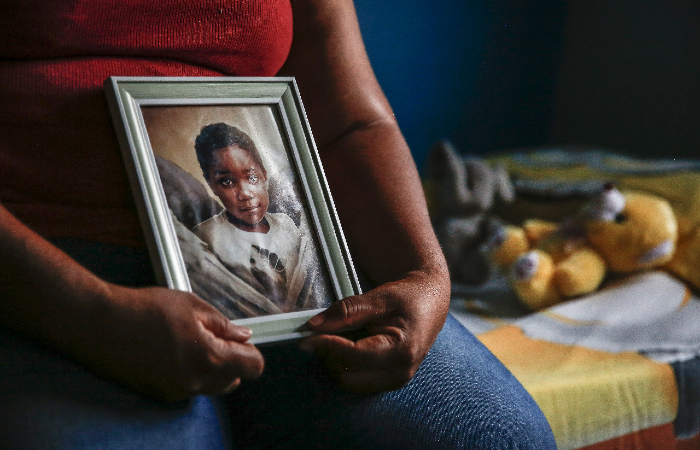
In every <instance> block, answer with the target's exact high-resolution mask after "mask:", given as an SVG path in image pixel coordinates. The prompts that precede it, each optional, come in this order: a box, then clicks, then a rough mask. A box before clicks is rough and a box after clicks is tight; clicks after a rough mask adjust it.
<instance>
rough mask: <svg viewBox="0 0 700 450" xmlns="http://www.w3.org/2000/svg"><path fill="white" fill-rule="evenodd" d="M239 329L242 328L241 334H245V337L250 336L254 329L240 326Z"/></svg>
mask: <svg viewBox="0 0 700 450" xmlns="http://www.w3.org/2000/svg"><path fill="white" fill-rule="evenodd" d="M239 330H240V332H241V334H242V335H243V337H246V338H249V337H251V336H252V335H253V330H251V329H250V328H248V327H240V328H239Z"/></svg>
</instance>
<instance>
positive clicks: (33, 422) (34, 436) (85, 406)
mask: <svg viewBox="0 0 700 450" xmlns="http://www.w3.org/2000/svg"><path fill="white" fill-rule="evenodd" d="M57 243H58V244H59V246H61V247H63V248H64V249H65V250H67V251H68V253H70V254H72V255H73V256H74V257H75V258H76V259H78V260H79V261H81V262H82V263H83V264H85V265H87V266H89V267H91V268H92V269H93V270H94V271H95V272H97V273H98V274H100V275H101V276H103V277H104V278H107V279H109V280H110V281H114V282H120V283H124V284H131V285H142V284H149V283H151V282H152V280H153V278H152V275H151V273H150V268H149V265H148V259H147V257H146V255H145V252H141V251H139V250H133V249H123V248H120V247H111V246H104V245H95V244H92V243H86V242H81V241H72V240H70V241H59V242H57ZM116 266H119V267H116ZM263 353H264V355H265V360H266V369H265V373H264V374H263V376H262V377H261V378H260V379H259V380H256V381H247V382H244V383H243V384H242V385H241V387H240V388H239V389H238V390H237V391H235V392H234V393H232V394H230V395H229V396H227V397H226V398H224V399H218V398H216V399H213V398H207V397H197V398H195V399H193V400H191V401H187V402H180V403H175V404H163V403H159V402H156V401H153V400H150V399H148V398H144V397H142V396H140V395H138V394H134V393H132V392H130V391H129V390H127V389H123V388H121V387H119V386H116V385H114V384H112V383H111V382H109V381H106V380H103V379H101V378H99V377H98V376H96V375H94V374H92V373H91V372H89V371H87V370H85V369H83V368H82V367H80V366H78V365H76V364H74V363H72V362H71V361H69V360H67V359H64V358H63V357H61V356H59V355H55V354H53V353H51V352H49V351H46V350H44V349H42V348H40V347H38V346H36V345H34V344H32V343H30V342H27V341H25V340H23V339H21V338H18V337H16V336H13V335H11V334H9V333H2V334H1V335H0V355H1V357H0V361H1V363H0V442H1V443H2V444H0V445H2V447H3V448H21V449H27V448H30V449H31V448H41V449H44V448H46V449H66V450H67V449H71V450H73V449H161V448H163V449H165V448H167V449H224V448H227V447H228V448H233V449H238V448H240V449H249V448H250V449H252V448H275V449H277V448H305V449H330V448H342V449H346V448H357V449H373V448H377V449H392V448H396V449H414V448H415V449H442V448H444V449H460V448H464V449H489V450H491V449H555V448H556V445H555V443H554V438H553V436H552V433H551V430H550V428H549V425H548V424H547V421H546V419H545V418H544V416H543V414H542V412H541V411H540V410H539V408H538V407H537V405H536V404H535V402H534V401H533V400H532V398H531V397H530V396H529V395H528V393H527V392H526V391H525V390H524V389H523V388H522V386H521V385H520V384H519V383H518V382H517V380H515V378H514V377H513V376H512V375H511V374H510V373H509V372H508V371H507V369H506V368H505V367H503V365H502V364H501V363H500V362H499V361H498V360H497V359H496V358H495V357H493V356H492V355H491V353H489V351H488V350H487V349H486V348H485V347H484V346H483V345H481V343H480V342H479V341H478V340H477V339H476V338H474V336H473V335H471V334H470V333H469V332H468V331H467V330H465V329H464V328H463V327H462V326H461V325H460V324H459V323H458V322H457V321H456V320H455V319H454V318H452V317H448V320H447V323H446V324H445V327H444V328H443V330H442V332H441V333H440V335H439V336H438V339H437V341H436V343H435V345H434V346H433V347H432V349H431V350H430V352H429V353H428V356H427V357H426V359H425V361H424V362H423V364H422V365H421V367H420V368H419V370H418V372H417V373H416V375H415V377H414V378H413V379H412V380H411V382H409V383H408V385H406V386H405V387H404V388H402V389H399V390H397V391H393V392H387V393H383V394H377V395H358V394H351V393H347V392H344V391H342V390H340V389H338V388H337V387H336V386H335V384H334V383H333V382H332V380H330V379H329V378H328V376H327V374H326V372H325V370H324V369H323V367H322V364H321V363H320V362H319V361H318V360H317V359H316V358H315V357H314V356H312V355H308V354H305V353H303V352H300V351H298V350H297V349H296V347H295V346H294V345H289V344H288V345H281V346H271V347H266V348H263ZM222 403H225V405H226V406H227V408H222V407H221V405H222Z"/></svg>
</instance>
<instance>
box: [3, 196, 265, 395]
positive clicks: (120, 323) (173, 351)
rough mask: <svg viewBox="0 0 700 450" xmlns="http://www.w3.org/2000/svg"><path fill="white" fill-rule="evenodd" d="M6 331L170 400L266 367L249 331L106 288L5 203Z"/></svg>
mask: <svg viewBox="0 0 700 450" xmlns="http://www.w3.org/2000/svg"><path fill="white" fill-rule="evenodd" d="M0 326H3V327H6V328H8V329H11V330H14V331H15V332H17V333H20V334H22V335H24V336H27V337H29V338H31V339H33V340H36V341H38V342H40V343H42V344H44V345H47V346H49V347H52V348H54V349H55V350H57V351H59V352H61V353H63V354H65V355H67V356H69V357H71V358H72V359H74V360H76V361H78V362H80V363H82V364H83V365H85V366H87V367H89V368H91V369H92V370H93V371H95V372H97V373H99V374H101V375H103V376H104V377H106V378H108V379H110V380H115V381H117V382H120V383H121V384H124V385H127V386H130V387H132V388H134V389H136V390H137V391H139V392H142V393H144V394H148V395H151V396H154V397H157V398H159V399H163V400H177V399H183V398H186V397H190V396H193V395H196V394H212V395H213V394H223V393H226V392H229V391H231V390H233V389H235V388H236V387H237V386H238V384H239V383H240V380H241V378H255V377H257V376H259V375H260V373H261V371H262V369H263V358H262V355H261V354H260V352H259V351H258V350H257V349H256V348H255V347H254V346H253V345H251V344H249V343H247V341H248V339H249V338H250V330H248V329H246V328H244V327H239V326H235V325H233V324H232V323H231V322H230V321H229V320H228V319H227V318H226V317H225V316H224V315H223V314H221V313H220V312H219V311H217V310H216V309H215V308H214V307H212V306H211V305H209V304H208V303H206V302H205V301H204V300H201V299H200V298H199V297H197V296H196V295H194V294H190V293H187V292H180V291H175V290H171V289H166V288H158V287H153V288H140V289H134V288H127V287H123V286H117V285H114V284H110V283H107V282H105V281H104V280H102V279H100V278H98V277H97V276H95V275H94V274H92V273H91V272H89V271H88V270H87V269H85V268H84V267H82V266H81V265H80V264H78V263H77V262H76V261H75V260H73V259H71V258H70V257H68V255H66V254H65V253H63V252H62V251H60V250H59V249H58V248H56V247H55V246H53V245H52V244H50V243H49V242H47V241H46V240H44V239H43V238H41V237H40V236H38V235H37V234H36V233H34V232H33V231H31V230H30V229H29V228H27V227H26V226H24V225H23V224H22V223H20V222H19V221H18V220H17V219H16V218H15V217H13V216H12V215H11V214H10V213H9V212H8V211H7V210H6V209H5V208H3V207H2V206H1V205H0Z"/></svg>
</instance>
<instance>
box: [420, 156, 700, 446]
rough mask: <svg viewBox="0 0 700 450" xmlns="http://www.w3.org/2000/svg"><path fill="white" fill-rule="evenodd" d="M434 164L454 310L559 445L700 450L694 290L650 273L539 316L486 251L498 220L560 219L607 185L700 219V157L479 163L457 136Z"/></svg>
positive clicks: (431, 188)
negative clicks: (525, 394) (457, 145)
mask: <svg viewBox="0 0 700 450" xmlns="http://www.w3.org/2000/svg"><path fill="white" fill-rule="evenodd" d="M429 161H430V169H429V172H430V175H429V177H428V179H427V180H426V195H427V198H428V201H429V206H430V209H431V214H433V217H434V219H435V223H436V230H437V231H438V236H439V237H440V239H441V241H443V242H442V243H443V247H444V248H445V251H446V255H447V257H448V262H449V264H450V267H451V270H452V273H453V292H452V301H451V312H452V314H453V315H454V316H455V317H456V318H457V319H458V320H459V321H460V322H461V323H462V324H464V325H465V326H466V327H467V328H468V329H469V330H471V331H472V332H473V333H474V334H475V335H476V336H477V337H478V338H479V339H480V340H481V341H482V342H483V343H484V344H485V345H486V346H487V347H488V348H489V349H490V350H491V351H492V352H493V353H494V354H495V355H496V356H497V357H498V358H499V359H500V360H501V361H502V362H503V363H504V365H505V366H506V367H508V368H509V369H510V370H511V372H512V373H513V374H514V375H515V376H516V378H518V380H520V382H521V383H522V384H523V385H524V387H525V388H526V389H527V390H528V391H529V392H530V394H531V395H532V396H533V398H534V399H535V401H536V402H537V403H538V404H539V406H540V407H541V409H542V410H543V412H544V414H545V416H546V417H547V419H548V421H549V423H550V425H551V427H552V430H553V432H554V435H555V438H556V440H557V444H558V446H559V448H560V449H562V450H567V449H680V450H685V449H691V448H700V436H699V434H698V431H699V430H700V358H699V355H700V297H698V293H697V292H694V291H693V290H691V288H690V287H689V286H686V285H685V284H684V283H682V282H681V281H679V280H678V279H676V278H674V277H672V276H671V275H669V274H667V273H665V272H663V271H647V272H643V273H637V274H633V275H629V276H626V277H622V278H616V279H610V280H608V281H607V282H606V283H605V284H604V286H603V287H602V288H601V289H600V290H599V291H596V292H595V293H593V294H590V295H587V296H584V297H580V298H576V299H574V300H571V301H569V302H566V303H562V304H559V305H556V306H554V307H551V308H547V309H545V310H542V311H539V312H537V313H532V312H530V311H528V310H526V309H525V308H524V307H523V306H522V305H520V304H519V302H518V300H517V299H516V297H515V295H514V294H513V292H512V291H511V290H510V289H509V286H508V281H507V279H506V276H505V275H504V274H503V273H500V272H499V271H498V270H496V269H494V268H493V267H491V266H490V265H489V263H488V260H487V258H485V256H484V250H483V248H484V247H483V244H484V240H485V239H487V236H488V233H489V229H490V224H492V223H493V222H494V221H499V222H513V223H518V222H520V221H522V220H523V219H525V218H535V217H537V218H543V219H548V220H559V219H561V218H563V217H566V215H567V214H570V213H571V212H572V211H574V210H576V209H577V208H578V207H580V205H581V204H582V203H583V201H585V200H586V199H587V198H588V197H590V195H592V193H594V192H597V190H599V189H600V187H601V185H603V184H604V183H606V182H610V181H612V182H614V183H615V184H616V185H618V186H619V187H620V188H622V189H635V190H642V191H646V192H650V193H654V194H657V195H660V196H662V197H664V198H666V199H668V200H669V202H670V203H671V205H672V207H673V209H674V212H675V213H676V215H677V216H679V217H682V218H683V219H684V220H687V221H691V222H692V223H694V224H695V226H698V224H700V163H698V162H695V161H676V160H654V161H649V160H641V159H635V158H632V157H628V156H624V155H620V154H616V153H614V152H610V151H607V150H600V149H582V148H566V149H563V148H559V149H530V150H514V151H510V152H505V153H501V154H498V155H494V156H491V157H489V158H486V159H485V160H477V159H474V158H464V157H463V156H457V154H456V152H454V150H453V149H451V147H450V145H449V143H439V144H437V145H436V147H435V148H434V149H433V151H431V159H430V160H429ZM460 190H461V191H460ZM698 257H699V258H700V255H698ZM465 267H466V268H465Z"/></svg>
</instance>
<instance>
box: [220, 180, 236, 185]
mask: <svg viewBox="0 0 700 450" xmlns="http://www.w3.org/2000/svg"><path fill="white" fill-rule="evenodd" d="M219 183H221V185H222V186H231V184H233V180H231V179H230V178H222V179H220V180H219Z"/></svg>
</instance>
